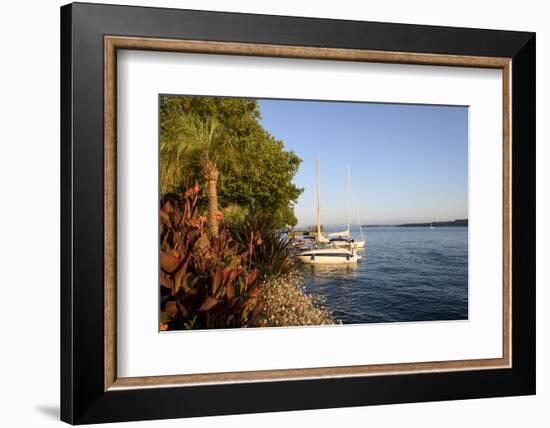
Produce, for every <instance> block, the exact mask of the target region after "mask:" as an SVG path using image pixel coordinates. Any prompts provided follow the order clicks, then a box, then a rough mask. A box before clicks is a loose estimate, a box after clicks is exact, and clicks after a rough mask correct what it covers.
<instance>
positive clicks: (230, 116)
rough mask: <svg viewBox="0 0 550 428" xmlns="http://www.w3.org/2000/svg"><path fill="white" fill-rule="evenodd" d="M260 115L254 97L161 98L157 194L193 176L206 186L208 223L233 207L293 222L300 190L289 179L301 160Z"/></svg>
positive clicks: (183, 184)
mask: <svg viewBox="0 0 550 428" xmlns="http://www.w3.org/2000/svg"><path fill="white" fill-rule="evenodd" d="M260 119H261V116H260V111H259V107H258V103H257V102H256V101H255V100H250V99H243V98H214V97H188V96H170V97H161V101H160V128H161V135H160V140H161V167H160V169H161V194H163V195H164V194H166V193H170V192H179V191H180V190H181V189H182V188H188V187H190V186H192V185H193V183H194V182H195V181H198V182H199V183H201V184H203V185H207V186H208V192H207V195H208V196H207V200H203V201H199V203H202V205H203V207H204V208H206V210H207V213H208V217H209V219H208V220H209V222H212V223H213V224H216V225H217V222H216V221H215V219H214V217H215V215H216V212H217V211H218V209H220V208H223V209H229V208H236V207H237V208H238V209H239V210H240V211H241V212H247V211H251V210H262V211H264V212H266V213H270V214H271V215H272V216H273V218H274V219H276V223H277V224H278V225H279V226H284V225H287V224H288V225H293V224H295V223H296V218H295V216H294V213H293V205H294V203H296V201H297V199H298V197H299V195H300V193H301V191H302V190H301V189H298V188H297V187H296V186H295V185H294V184H293V183H292V179H293V177H294V175H295V174H296V172H297V170H298V167H299V165H300V162H301V160H300V159H299V157H298V156H297V155H296V154H295V153H293V152H287V151H285V150H284V144H283V143H282V142H281V141H278V140H276V139H275V138H274V137H273V136H271V135H270V134H269V133H268V132H267V131H266V130H265V129H264V128H263V127H262V126H261V124H260ZM218 201H219V206H218ZM213 227H215V226H213Z"/></svg>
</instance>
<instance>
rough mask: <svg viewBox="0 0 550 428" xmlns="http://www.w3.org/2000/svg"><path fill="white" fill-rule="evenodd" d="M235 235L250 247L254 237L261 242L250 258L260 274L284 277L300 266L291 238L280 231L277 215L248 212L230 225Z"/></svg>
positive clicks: (232, 233) (243, 245)
mask: <svg viewBox="0 0 550 428" xmlns="http://www.w3.org/2000/svg"><path fill="white" fill-rule="evenodd" d="M229 229H230V231H231V236H232V237H233V239H234V240H235V241H236V242H237V243H238V244H239V246H240V247H241V249H242V250H241V251H244V250H246V248H247V245H249V244H248V243H249V241H250V237H251V236H255V237H256V238H257V243H256V246H255V248H254V251H253V253H252V256H251V258H250V261H251V266H252V267H254V268H256V269H258V271H259V272H260V277H261V278H262V279H266V278H271V279H273V278H280V277H282V276H284V275H288V274H289V273H291V272H293V271H294V270H295V268H296V262H295V258H294V257H293V254H292V253H291V247H290V242H289V240H288V239H286V238H283V237H281V236H280V234H279V233H278V232H277V230H276V228H275V224H274V219H273V218H272V217H271V216H269V215H265V214H262V213H255V214H251V215H248V216H247V217H246V218H245V219H244V220H242V221H239V222H235V223H233V224H230V225H229Z"/></svg>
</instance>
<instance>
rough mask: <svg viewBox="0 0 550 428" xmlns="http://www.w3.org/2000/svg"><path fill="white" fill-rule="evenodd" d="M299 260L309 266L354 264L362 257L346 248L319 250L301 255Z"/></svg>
mask: <svg viewBox="0 0 550 428" xmlns="http://www.w3.org/2000/svg"><path fill="white" fill-rule="evenodd" d="M298 259H299V260H300V261H301V262H303V263H309V264H354V263H357V262H358V261H359V260H361V256H358V255H357V254H356V253H355V251H353V250H351V251H350V250H347V249H344V248H317V249H312V250H308V251H304V252H302V253H300V254H299V255H298Z"/></svg>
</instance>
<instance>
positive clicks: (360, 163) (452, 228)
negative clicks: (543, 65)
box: [61, 3, 535, 424]
mask: <svg viewBox="0 0 550 428" xmlns="http://www.w3.org/2000/svg"><path fill="white" fill-rule="evenodd" d="M61 106H62V111H61V130H62V138H61V168H62V170H61V192H62V193H61V195H62V206H61V214H62V219H61V221H62V235H61V243H62V265H61V272H62V283H61V287H62V290H61V291H62V292H61V311H62V313H61V339H62V343H61V358H62V360H61V368H62V370H61V390H62V393H61V394H62V395H61V418H62V420H64V421H66V422H69V423H71V424H85V423H98V422H115V421H129V420H144V419H162V418H178V417H190V416H201V415H223V414H236V413H250V412H269V411H282V410H298V409H314V408H327V407H343V406H363V405H372V404H389V403H405V402H417V401H435V400H453V399H465V398H481V397H496V396H510V395H527V394H534V393H535V34H533V33H526V32H511V31H496V30H482V29H466V28H447V27H434V26H418V25H408V24H390V23H372V22H354V21H338V20H327V19H312V18H295V17H281V16H265V15H248V14H233V13H219V12H204V11H200V12H199V11H191V10H174V9H156V8H140V7H128V6H112V5H110V6H109V5H93V4H78V3H76V4H70V5H67V6H63V7H62V8H61Z"/></svg>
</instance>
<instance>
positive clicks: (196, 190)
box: [193, 183, 199, 193]
mask: <svg viewBox="0 0 550 428" xmlns="http://www.w3.org/2000/svg"><path fill="white" fill-rule="evenodd" d="M193 192H195V193H199V183H195V187H193Z"/></svg>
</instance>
